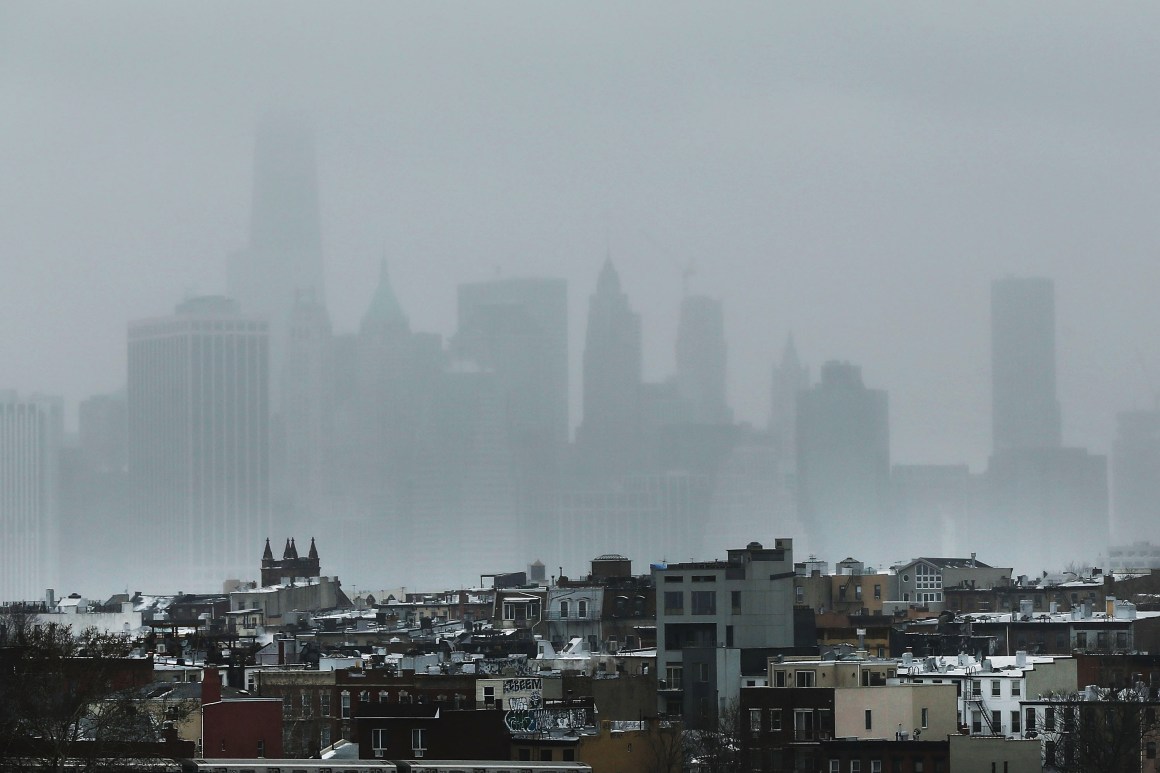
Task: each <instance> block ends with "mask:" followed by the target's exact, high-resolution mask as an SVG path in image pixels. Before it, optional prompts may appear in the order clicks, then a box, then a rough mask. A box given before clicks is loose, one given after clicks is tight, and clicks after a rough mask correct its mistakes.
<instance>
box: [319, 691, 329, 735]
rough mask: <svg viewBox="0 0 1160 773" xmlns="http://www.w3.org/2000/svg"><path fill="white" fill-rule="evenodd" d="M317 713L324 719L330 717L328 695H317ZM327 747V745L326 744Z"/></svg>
mask: <svg viewBox="0 0 1160 773" xmlns="http://www.w3.org/2000/svg"><path fill="white" fill-rule="evenodd" d="M318 707H319V713H321V714H322V716H324V717H329V716H330V693H328V692H321V693H319V694H318ZM327 745H328V746H329V744H327Z"/></svg>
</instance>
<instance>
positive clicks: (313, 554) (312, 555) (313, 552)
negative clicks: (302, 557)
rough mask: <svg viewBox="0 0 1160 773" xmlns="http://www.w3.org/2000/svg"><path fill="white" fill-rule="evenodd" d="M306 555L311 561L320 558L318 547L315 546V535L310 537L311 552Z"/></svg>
mask: <svg viewBox="0 0 1160 773" xmlns="http://www.w3.org/2000/svg"><path fill="white" fill-rule="evenodd" d="M306 557H307V558H309V559H310V560H311V561H317V560H318V548H316V547H315V546H314V537H311V538H310V552H309V553H307V554H306Z"/></svg>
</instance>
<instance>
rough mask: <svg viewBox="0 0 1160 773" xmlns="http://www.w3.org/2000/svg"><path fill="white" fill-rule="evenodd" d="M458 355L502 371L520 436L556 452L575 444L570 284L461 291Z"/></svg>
mask: <svg viewBox="0 0 1160 773" xmlns="http://www.w3.org/2000/svg"><path fill="white" fill-rule="evenodd" d="M454 350H455V353H456V354H457V356H459V357H461V358H463V359H468V360H471V361H474V362H475V363H476V364H478V365H479V366H480V367H481V368H484V369H486V370H489V371H492V372H494V373H495V374H496V376H497V378H498V379H499V382H500V384H501V386H502V388H503V390H504V392H505V393H506V394H507V404H508V417H509V421H510V422H511V428H512V435H513V439H515V440H517V442H529V443H533V444H535V445H536V446H538V447H540V448H541V449H542V450H543V451H544V452H545V453H547V452H548V451H549V449H551V451H552V452H553V454H555V453H558V450H559V449H561V448H563V446H564V444H566V443H567V442H568V285H567V283H566V282H565V281H564V280H563V279H531V278H529V279H496V280H492V281H488V282H475V283H470V284H463V285H460V286H459V328H458V331H457V332H456V335H455V341H454Z"/></svg>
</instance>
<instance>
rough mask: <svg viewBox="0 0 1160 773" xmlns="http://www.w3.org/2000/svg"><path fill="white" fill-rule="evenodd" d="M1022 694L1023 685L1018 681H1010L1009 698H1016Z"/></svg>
mask: <svg viewBox="0 0 1160 773" xmlns="http://www.w3.org/2000/svg"><path fill="white" fill-rule="evenodd" d="M1022 694H1023V683H1022V682H1020V681H1019V680H1018V679H1014V680H1012V681H1011V697H1012V698H1018V697H1019V696H1020V695H1022Z"/></svg>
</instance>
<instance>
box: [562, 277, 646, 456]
mask: <svg viewBox="0 0 1160 773" xmlns="http://www.w3.org/2000/svg"><path fill="white" fill-rule="evenodd" d="M583 395H584V417H583V420H582V421H581V423H580V426H579V427H578V428H577V430H576V445H577V449H578V454H579V461H580V466H581V468H582V471H583V472H584V473H586V474H588V475H593V476H596V477H607V476H611V475H627V474H629V473H632V472H638V471H639V468H640V464H641V461H642V459H641V332H640V315H639V314H637V313H635V312H634V311H633V310H632V309H631V308H630V307H629V305H628V296H627V295H625V294H624V292H623V291H621V289H620V276H619V275H618V274H617V273H616V269H615V268H613V266H612V261H611V260H606V261H605V262H604V266H603V268H601V269H600V278H599V279H598V280H597V283H596V292H595V293H593V294H592V296H591V298H590V299H589V301H588V330H587V334H586V337H585V341H584V392H583Z"/></svg>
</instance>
